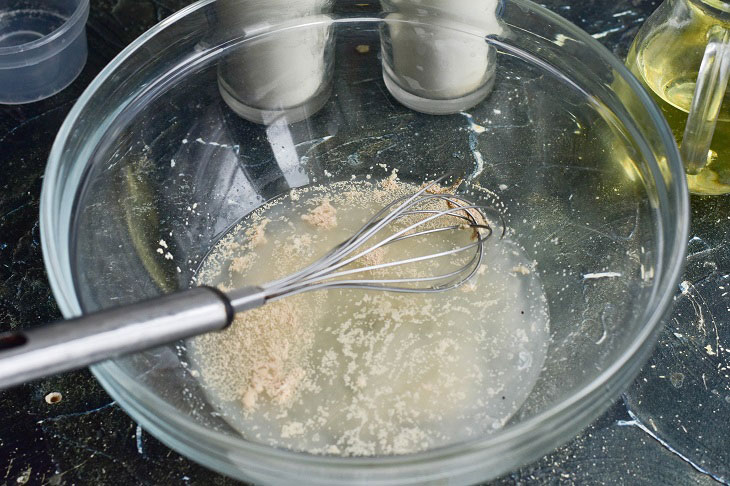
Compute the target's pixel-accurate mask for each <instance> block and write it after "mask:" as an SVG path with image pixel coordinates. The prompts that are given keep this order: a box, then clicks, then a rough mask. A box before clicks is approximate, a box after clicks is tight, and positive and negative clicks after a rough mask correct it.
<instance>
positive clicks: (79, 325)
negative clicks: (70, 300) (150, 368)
mask: <svg viewBox="0 0 730 486" xmlns="http://www.w3.org/2000/svg"><path fill="white" fill-rule="evenodd" d="M246 290H247V291H248V293H249V294H250V295H251V296H252V298H250V299H249V300H250V301H251V302H250V304H249V306H248V307H256V306H257V305H261V304H263V298H257V297H259V296H260V295H261V293H260V289H259V288H255V287H254V288H250V289H246ZM234 315H235V312H234V309H233V307H232V306H231V303H230V301H229V299H228V297H226V295H225V294H224V293H223V292H220V291H219V290H217V289H214V288H210V287H196V288H193V289H190V290H186V291H182V292H178V293H174V294H168V295H164V296H161V297H157V298H154V299H150V300H146V301H143V302H140V303H137V304H133V305H129V306H124V307H117V308H113V309H109V310H104V311H101V312H96V313H93V314H89V315H86V316H82V317H79V318H76V319H70V320H68V321H62V322H57V323H54V324H50V325H47V326H42V327H38V328H35V329H30V330H27V331H17V332H8V333H4V334H0V389H3V388H7V387H10V386H13V385H18V384H20V383H24V382H26V381H30V380H34V379H36V378H42V377H44V376H48V375H52V374H55V373H60V372H62V371H67V370H71V369H75V368H81V367H84V366H87V365H90V364H92V363H96V362H99V361H102V360H104V359H108V358H112V357H115V356H119V355H122V354H126V353H130V352H134V351H141V350H143V349H148V348H152V347H155V346H159V345H161V344H165V343H169V342H172V341H176V340H178V339H182V338H186V337H190V336H195V335H198V334H202V333H205V332H209V331H215V330H220V329H223V328H224V327H226V326H228V325H229V324H230V323H231V321H232V320H233V316H234Z"/></svg>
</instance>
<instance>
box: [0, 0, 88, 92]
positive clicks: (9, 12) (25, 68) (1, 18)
mask: <svg viewBox="0 0 730 486" xmlns="http://www.w3.org/2000/svg"><path fill="white" fill-rule="evenodd" d="M88 16H89V0H8V1H4V2H0V103H3V104H21V103H30V102H32V101H38V100H42V99H44V98H48V97H49V96H53V95H54V94H56V93H58V92H59V91H61V90H62V89H64V88H65V87H66V86H68V85H69V84H71V82H72V81H73V80H74V79H76V76H78V75H79V73H80V72H81V70H82V69H83V67H84V64H86V55H87V51H86V19H87V18H88Z"/></svg>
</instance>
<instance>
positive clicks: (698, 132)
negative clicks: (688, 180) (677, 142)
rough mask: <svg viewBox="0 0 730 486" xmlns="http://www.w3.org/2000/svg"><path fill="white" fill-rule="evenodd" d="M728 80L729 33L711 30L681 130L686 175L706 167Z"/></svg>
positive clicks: (729, 68)
mask: <svg viewBox="0 0 730 486" xmlns="http://www.w3.org/2000/svg"><path fill="white" fill-rule="evenodd" d="M728 78H730V31H729V30H727V29H724V28H722V27H719V26H718V27H716V28H713V29H712V31H710V33H709V35H708V42H707V47H706V48H705V55H704V57H703V58H702V64H701V65H700V71H699V73H698V74H697V84H696V85H695V92H694V96H693V98H692V105H691V106H690V110H689V116H688V118H687V125H686V126H685V129H684V136H683V138H682V145H681V148H680V153H681V155H682V160H684V167H685V170H686V171H687V173H688V174H697V173H698V172H699V171H700V170H702V168H704V166H705V165H706V164H707V159H708V153H709V151H710V143H711V142H712V136H713V134H714V133H715V126H716V125H717V118H718V116H719V115H720V106H721V105H722V101H723V98H724V97H725V90H726V89H727V83H728Z"/></svg>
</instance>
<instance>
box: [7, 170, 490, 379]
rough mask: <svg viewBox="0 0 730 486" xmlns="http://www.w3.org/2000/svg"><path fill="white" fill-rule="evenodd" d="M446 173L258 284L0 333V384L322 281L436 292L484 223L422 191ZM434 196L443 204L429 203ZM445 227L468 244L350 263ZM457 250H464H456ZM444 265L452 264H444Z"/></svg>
mask: <svg viewBox="0 0 730 486" xmlns="http://www.w3.org/2000/svg"><path fill="white" fill-rule="evenodd" d="M446 177H447V176H444V177H441V178H439V179H437V180H435V181H433V182H431V183H430V184H427V185H426V186H424V187H423V188H421V189H420V190H419V191H417V192H416V193H415V194H412V195H408V196H403V197H400V198H398V199H396V200H394V201H392V202H391V203H390V204H388V205H387V206H385V207H384V208H383V209H382V210H381V211H379V212H378V213H377V214H376V215H375V216H373V217H372V218H371V219H370V220H369V221H368V222H367V223H365V225H364V226H363V227H362V228H361V229H360V230H359V231H358V232H356V233H355V234H354V235H352V236H351V237H350V238H349V239H347V240H345V241H344V242H342V243H341V244H339V245H338V246H336V247H335V248H333V249H332V250H331V251H330V252H328V253H327V254H326V255H325V256H323V257H322V258H320V259H319V260H317V261H315V262H314V263H312V264H310V265H308V266H307V267H305V268H303V269H302V270H300V271H298V272H295V273H293V274H291V275H288V276H286V277H284V278H281V279H279V280H275V281H273V282H269V283H267V284H264V285H262V286H259V287H246V288H241V289H236V290H233V291H230V292H228V293H224V292H222V291H220V290H218V289H216V288H212V287H205V286H203V287H196V288H193V289H189V290H184V291H180V292H176V293H173V294H168V295H164V296H161V297H157V298H153V299H149V300H146V301H143V302H140V303H137V304H133V305H129V306H123V307H117V308H113V309H109V310H104V311H101V312H97V313H94V314H89V315H86V316H82V317H79V318H76V319H71V320H68V321H64V322H60V323H55V324H51V325H47V326H42V327H38V328H34V329H32V330H28V331H16V332H10V333H5V334H0V389H2V388H6V387H8V386H12V385H16V384H19V383H23V382H26V381H29V380H32V379H36V378H41V377H44V376H48V375H51V374H54V373H60V372H62V371H66V370H70V369H74V368H79V367H82V366H87V365H89V364H92V363H95V362H98V361H101V360H104V359H107V358H111V357H115V356H119V355H122V354H126V353H130V352H135V351H141V350H144V349H148V348H152V347H155V346H159V345H161V344H166V343H170V342H173V341H177V340H179V339H184V338H187V337H191V336H196V335H198V334H202V333H205V332H210V331H216V330H221V329H223V328H225V327H227V326H228V325H229V324H230V323H231V322H232V321H233V319H234V317H235V314H236V313H237V312H242V311H245V310H248V309H252V308H255V307H259V306H262V305H264V304H265V303H267V302H271V301H274V300H277V299H280V298H284V297H287V296H291V295H295V294H299V293H301V292H307V291H311V290H320V289H331V288H340V289H343V288H344V289H374V290H384V291H391V292H444V291H447V290H450V289H453V288H456V287H458V286H460V285H462V284H464V283H465V282H467V281H468V280H469V279H471V278H472V277H473V276H474V275H475V274H476V272H477V271H478V270H479V266H480V265H481V264H482V260H483V258H484V243H485V242H486V240H487V239H489V238H490V237H491V236H492V234H493V233H494V230H493V228H492V226H491V225H490V223H489V221H488V220H487V216H486V212H487V211H488V209H489V208H487V207H486V206H482V205H477V204H474V203H472V202H470V201H469V200H468V199H466V198H465V197H463V196H461V195H459V196H457V195H453V194H444V193H442V192H441V191H437V190H431V189H432V188H434V187H435V186H436V185H437V184H438V183H439V182H441V181H442V180H444V179H446ZM441 202H443V203H444V205H445V206H446V209H438V207H440V206H441V204H440V203H441ZM435 203H436V204H435ZM407 218H411V219H407ZM396 223H398V224H396ZM454 231H466V232H469V238H468V239H466V241H468V243H465V244H463V245H461V246H457V247H454V248H449V249H444V250H440V251H435V252H433V253H428V254H426V255H420V256H414V257H409V258H403V259H400V260H393V261H388V262H384V263H377V264H372V265H364V266H358V265H357V264H358V263H360V261H361V259H362V258H363V257H365V256H367V255H368V254H370V253H372V252H374V251H376V250H378V249H379V248H383V247H386V246H388V245H393V244H395V243H398V242H400V241H404V240H406V239H409V238H421V237H428V238H438V236H437V235H439V234H440V233H444V232H454ZM503 235H504V222H503V221H502V236H503ZM436 241H437V242H438V241H441V240H436ZM443 241H446V240H445V239H443ZM457 255H464V258H463V259H457V257H456V256H457ZM448 258H452V259H455V260H452V261H451V262H450V263H452V265H451V266H450V269H449V270H445V271H443V270H441V271H440V272H441V273H439V271H437V272H434V274H432V275H426V276H421V275H420V274H419V275H418V276H410V277H407V276H398V275H395V276H393V277H390V278H379V277H378V278H375V275H372V274H371V275H370V276H362V274H363V273H365V272H372V271H375V270H381V269H386V268H391V267H399V266H406V265H413V264H416V265H418V264H421V265H423V264H424V263H426V262H427V261H430V260H435V259H448ZM459 258H460V257H459ZM462 262H464V263H462ZM454 265H456V267H455V269H451V268H454ZM446 267H449V265H446ZM358 274H360V277H359V278H358ZM262 325H265V324H264V323H262Z"/></svg>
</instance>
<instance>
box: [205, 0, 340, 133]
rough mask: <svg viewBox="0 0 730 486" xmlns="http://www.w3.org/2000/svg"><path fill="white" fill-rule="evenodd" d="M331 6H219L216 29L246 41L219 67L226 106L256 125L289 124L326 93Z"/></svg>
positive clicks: (248, 1)
mask: <svg viewBox="0 0 730 486" xmlns="http://www.w3.org/2000/svg"><path fill="white" fill-rule="evenodd" d="M331 7H332V2H331V0H219V1H218V2H216V14H217V22H218V28H219V29H223V30H224V31H226V32H228V33H230V32H234V33H236V37H238V38H239V39H240V38H246V40H245V41H244V42H242V43H241V44H240V45H239V46H237V47H235V48H233V49H232V52H231V53H230V54H228V55H227V56H226V57H225V58H224V59H223V60H222V61H221V62H220V64H219V66H218V85H219V88H220V93H221V96H222V97H223V99H224V100H225V102H226V104H227V105H228V106H229V107H230V108H231V109H232V110H233V111H235V112H236V113H237V114H238V115H240V116H241V117H243V118H245V119H247V120H250V121H253V122H255V123H264V124H270V123H273V122H274V121H285V122H287V123H294V122H297V121H300V120H303V119H304V118H307V117H308V116H310V115H312V114H313V113H315V112H316V111H318V110H319V109H320V108H321V107H322V106H323V105H324V103H325V102H326V101H327V98H328V97H329V93H330V90H331V78H332V65H333V48H332V45H331V44H332V33H331V23H332V19H331V17H329V16H328V15H325V14H326V13H327V12H328V11H330V10H331Z"/></svg>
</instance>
